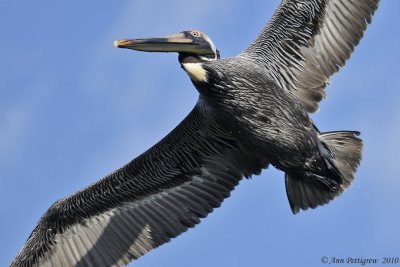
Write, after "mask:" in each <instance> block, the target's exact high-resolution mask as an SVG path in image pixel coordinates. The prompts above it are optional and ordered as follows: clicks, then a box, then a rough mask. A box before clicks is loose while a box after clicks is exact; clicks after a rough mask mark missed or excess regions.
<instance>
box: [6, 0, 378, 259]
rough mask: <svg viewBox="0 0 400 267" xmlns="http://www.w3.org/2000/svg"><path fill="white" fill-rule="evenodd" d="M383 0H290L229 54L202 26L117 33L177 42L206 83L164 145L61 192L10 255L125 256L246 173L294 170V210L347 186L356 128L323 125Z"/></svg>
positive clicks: (192, 219) (153, 47) (208, 208)
mask: <svg viewBox="0 0 400 267" xmlns="http://www.w3.org/2000/svg"><path fill="white" fill-rule="evenodd" d="M378 2H379V0H363V1H361V0H343V1H341V0H283V1H282V3H281V4H280V6H279V7H278V9H277V11H276V12H275V14H274V15H273V17H272V19H271V20H270V22H269V23H268V24H267V26H266V27H265V28H264V29H263V31H262V32H261V33H260V35H259V36H258V37H257V38H256V40H255V41H254V42H253V43H252V44H251V45H250V46H249V47H248V48H247V49H246V50H244V51H243V52H242V53H241V54H239V55H238V56H236V57H233V58H228V59H220V57H219V52H218V50H217V49H216V46H215V45H214V43H213V42H212V41H211V39H210V38H209V37H208V36H207V35H205V34H204V33H202V32H200V31H197V30H192V31H184V32H181V33H178V34H175V35H170V36H167V37H164V38H150V39H136V40H119V41H116V42H115V45H116V46H117V47H120V48H129V49H134V50H140V51H150V52H178V53H179V62H180V64H181V66H182V68H183V69H184V70H185V71H186V73H187V74H188V75H189V77H190V79H191V81H192V82H193V84H194V86H195V87H196V89H197V90H198V92H199V100H198V102H197V104H196V106H195V107H194V109H193V110H192V111H191V112H190V114H189V115H188V116H187V117H186V118H185V119H184V120H183V122H182V123H181V124H180V125H179V126H177V127H176V128H175V129H174V130H173V131H172V132H171V133H170V134H169V135H167V136H166V137H165V138H164V139H163V140H161V141H160V142H159V143H158V144H156V145H155V146H153V147H152V148H150V149H149V150H148V151H146V152H144V153H143V154H142V155H140V156H139V157H137V158H136V159H134V160H132V161H131V162H129V163H128V164H127V165H125V166H123V167H122V168H121V169H119V170H117V171H115V172H114V173H112V174H110V175H108V176H106V177H104V178H103V179H101V180H99V181H98V182H96V183H95V184H92V185H90V186H88V187H87V188H84V189H82V190H81V191H79V192H77V193H75V194H73V195H71V196H69V197H66V198H64V199H61V200H59V201H57V202H55V203H54V204H53V205H52V206H51V207H50V208H49V210H48V211H47V212H46V213H45V214H44V215H43V216H42V218H41V219H40V220H39V222H38V224H37V225H36V227H35V229H34V230H33V232H32V234H31V235H30V236H29V238H28V240H27V241H26V243H25V245H24V247H23V248H22V250H21V251H20V252H19V254H18V255H17V257H16V258H15V259H14V261H13V262H12V263H11V266H99V267H101V266H124V265H126V264H128V263H129V262H130V261H132V260H133V259H137V258H138V257H140V256H142V255H143V254H145V253H146V252H148V251H150V250H152V249H154V248H156V247H158V246H160V245H161V244H163V243H165V242H168V241H169V240H170V239H171V238H173V237H176V236H177V235H179V234H181V233H182V232H185V231H186V230H187V229H188V228H190V227H193V226H195V225H196V224H198V223H199V222H200V219H201V218H204V217H206V216H207V214H209V213H210V212H212V210H213V209H214V208H216V207H219V206H220V205H221V203H222V201H223V200H224V199H225V198H227V197H228V196H229V194H230V192H231V191H232V190H233V189H234V188H235V186H236V185H237V184H238V183H239V181H240V180H241V179H242V178H243V177H250V176H251V175H253V174H258V173H260V172H261V170H262V169H263V168H266V167H267V166H268V165H269V164H271V165H273V166H275V167H276V168H278V169H280V170H282V171H284V172H285V182H286V191H287V196H288V199H289V203H290V207H291V209H292V211H293V213H297V212H299V210H301V209H302V210H306V209H308V208H316V207H317V206H319V205H323V204H326V203H328V202H329V201H330V200H332V199H334V198H335V197H336V196H338V195H340V194H341V193H342V192H343V191H344V190H345V189H346V188H347V187H349V186H350V184H351V182H352V181H353V179H354V173H355V171H356V169H357V166H358V164H359V162H360V158H361V148H362V141H361V140H360V139H359V138H358V137H357V135H358V133H357V132H350V131H338V132H324V133H323V132H320V131H319V130H318V129H317V127H316V126H315V125H314V124H313V122H312V121H311V119H310V118H309V114H308V112H314V111H316V110H317V109H318V103H319V102H320V101H321V100H322V99H323V98H324V96H325V91H324V88H325V86H326V85H327V83H328V80H329V77H330V76H331V75H332V74H334V73H335V72H337V71H338V70H339V69H340V67H342V66H343V65H344V64H345V62H346V60H347V59H348V58H349V57H350V55H351V53H352V52H353V50H354V47H355V46H356V45H357V44H358V42H359V41H360V39H361V38H362V36H363V32H364V30H365V29H366V27H367V24H368V23H370V22H371V18H372V15H373V13H374V11H375V10H376V9H377V6H378Z"/></svg>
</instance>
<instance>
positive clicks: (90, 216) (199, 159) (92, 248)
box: [11, 102, 263, 267]
mask: <svg viewBox="0 0 400 267" xmlns="http://www.w3.org/2000/svg"><path fill="white" fill-rule="evenodd" d="M199 103H200V102H199ZM217 125H218V124H217V123H215V122H213V120H212V118H210V117H209V116H208V115H207V112H206V111H205V109H204V108H201V104H198V105H197V106H196V108H195V109H194V110H193V111H192V112H191V114H189V116H188V117H187V118H186V119H185V120H184V121H183V122H182V123H181V124H180V125H179V126H178V127H177V128H176V129H175V130H174V131H172V132H171V133H170V134H169V135H168V136H167V137H165V138H164V139H163V140H162V141H160V142H159V143H158V144H157V145H155V146H154V147H153V148H151V149H150V150H149V151H147V152H145V153H144V154H142V155H141V156H139V157H138V158H136V159H135V160H133V161H132V162H131V163H129V164H127V165H126V166H125V167H123V168H122V169H120V170H118V171H116V172H115V173H113V174H111V175H109V176H107V177H105V178H104V179H102V180H100V181H99V182H97V183H95V184H93V185H91V186H89V187H87V188H85V189H84V190H82V191H80V192H78V193H76V194H74V195H72V196H70V197H67V198H65V199H62V200H60V201H57V202H56V203H55V204H54V205H53V206H52V207H51V208H50V209H49V210H48V211H47V212H46V213H45V214H44V215H43V217H42V218H41V219H40V221H39V222H38V224H37V226H36V228H35V229H34V231H33V233H32V234H31V236H30V237H29V238H28V240H27V242H26V244H25V246H24V247H23V248H22V250H21V252H20V253H19V254H18V256H17V257H16V259H15V260H14V262H13V263H12V264H11V266H47V265H48V266H65V267H68V266H76V267H88V266H96V267H103V266H104V267H105V266H124V265H126V264H128V263H129V262H130V261H132V260H133V259H137V258H139V257H140V256H142V255H143V254H145V253H147V252H149V251H150V250H152V249H154V248H156V247H158V246H160V245H161V244H163V243H166V242H168V241H169V240H170V239H171V238H174V237H176V236H178V235H179V234H181V233H183V232H185V231H186V230H187V229H188V228H191V227H194V226H195V225H196V224H198V223H199V222H200V219H201V218H204V217H206V216H207V215H208V214H209V213H210V212H212V211H213V209H214V208H216V207H219V206H220V205H221V203H222V202H223V200H224V199H225V198H226V197H228V196H229V195H230V192H231V191H232V190H233V189H234V187H235V186H236V185H237V184H238V183H239V181H240V180H241V179H242V177H243V174H244V173H246V174H250V173H256V172H259V170H260V169H261V168H262V167H263V166H261V165H260V166H257V167H256V168H257V169H254V166H253V165H254V162H250V161H252V160H251V157H252V156H251V155H250V154H246V152H244V151H241V149H239V147H240V145H239V144H237V141H236V140H235V139H234V138H233V137H231V136H230V135H229V134H227V133H226V132H224V131H223V130H221V128H219V126H217ZM249 160H250V161H249ZM246 161H249V164H246ZM239 163H240V164H239ZM247 165H249V166H252V167H246V166H247ZM238 166H241V169H238Z"/></svg>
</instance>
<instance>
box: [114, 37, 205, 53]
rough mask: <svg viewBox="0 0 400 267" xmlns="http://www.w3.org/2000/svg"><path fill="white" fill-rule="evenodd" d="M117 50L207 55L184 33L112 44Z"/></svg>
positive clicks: (199, 45) (118, 41) (120, 41)
mask: <svg viewBox="0 0 400 267" xmlns="http://www.w3.org/2000/svg"><path fill="white" fill-rule="evenodd" d="M114 46H115V47H117V48H128V49H133V50H137V51H146V52H187V53H195V54H207V53H209V50H207V49H204V47H203V45H202V43H196V42H195V40H193V39H192V38H190V37H188V36H187V35H186V34H185V33H184V32H183V33H178V34H173V35H170V36H166V37H162V38H147V39H132V40H117V41H115V42H114Z"/></svg>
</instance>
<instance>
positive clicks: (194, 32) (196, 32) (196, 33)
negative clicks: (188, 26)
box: [191, 30, 200, 37]
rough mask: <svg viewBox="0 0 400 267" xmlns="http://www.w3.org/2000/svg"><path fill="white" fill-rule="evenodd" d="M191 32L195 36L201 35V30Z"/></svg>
mask: <svg viewBox="0 0 400 267" xmlns="http://www.w3.org/2000/svg"><path fill="white" fill-rule="evenodd" d="M191 34H192V36H193V37H200V32H199V31H195V30H194V31H192V32H191Z"/></svg>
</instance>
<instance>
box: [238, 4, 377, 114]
mask: <svg viewBox="0 0 400 267" xmlns="http://www.w3.org/2000/svg"><path fill="white" fill-rule="evenodd" d="M378 3H379V0H283V1H282V2H281V4H280V6H279V7H278V9H277V10H276V12H275V14H274V15H273V17H272V18H271V20H270V21H269V23H268V24H267V26H266V27H265V28H264V30H263V31H262V32H261V34H260V35H259V36H258V38H257V39H256V40H255V41H254V42H253V43H252V44H251V45H250V47H249V48H247V49H246V50H245V51H244V52H243V53H242V54H241V56H245V57H250V58H253V59H255V60H256V61H259V62H261V64H263V65H264V66H265V67H266V68H267V69H268V71H269V73H270V75H271V77H272V78H273V79H274V80H275V82H276V83H277V84H279V85H280V86H281V87H282V88H283V89H285V90H289V91H290V92H291V93H292V94H293V95H294V96H295V97H296V98H297V99H298V100H299V101H300V102H301V104H302V105H303V107H304V108H305V109H306V110H307V111H309V112H315V111H317V110H318V103H319V102H320V101H321V100H322V99H323V98H324V97H325V91H324V88H325V87H326V85H327V84H328V83H329V77H330V76H332V75H333V74H334V73H336V72H337V71H339V69H340V67H343V66H344V65H345V63H346V61H347V60H348V59H349V58H350V56H351V54H352V52H353V51H354V48H355V46H357V45H358V43H359V42H360V40H361V38H362V37H363V33H364V31H365V29H366V28H367V24H368V23H370V22H371V19H372V16H373V14H374V12H375V10H376V9H377V7H378Z"/></svg>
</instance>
